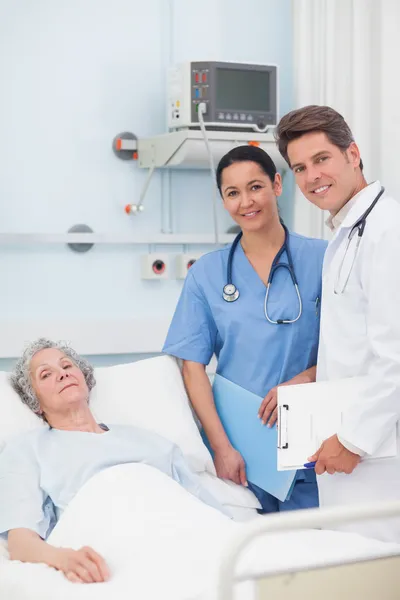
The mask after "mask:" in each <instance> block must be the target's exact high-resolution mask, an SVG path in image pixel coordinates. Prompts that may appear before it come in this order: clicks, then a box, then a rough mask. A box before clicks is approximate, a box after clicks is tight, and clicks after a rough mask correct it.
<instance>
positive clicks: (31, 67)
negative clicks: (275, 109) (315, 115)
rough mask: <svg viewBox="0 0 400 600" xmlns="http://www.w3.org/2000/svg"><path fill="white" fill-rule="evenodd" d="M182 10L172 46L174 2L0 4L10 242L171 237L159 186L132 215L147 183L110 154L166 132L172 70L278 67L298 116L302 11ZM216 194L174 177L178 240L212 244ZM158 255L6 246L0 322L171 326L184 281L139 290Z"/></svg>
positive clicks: (1, 191) (185, 3)
mask: <svg viewBox="0 0 400 600" xmlns="http://www.w3.org/2000/svg"><path fill="white" fill-rule="evenodd" d="M172 5H173V19H172V25H173V27H172V32H173V35H172V37H171V36H170V31H171V29H170V26H169V25H170V23H169V16H170V14H169V12H168V2H167V0H146V1H143V0H140V1H139V0H113V2H110V1H109V0H83V1H82V0H69V1H68V2H62V1H61V0H58V1H54V0H41V1H40V2H32V1H31V0H3V1H2V2H1V3H0V82H1V89H2V92H1V94H0V132H1V135H0V222H1V226H0V229H1V231H2V232H48V233H62V232H66V231H67V230H68V229H69V227H71V226H72V225H74V224H76V223H87V224H88V225H90V226H91V227H92V228H93V229H94V230H95V231H96V232H104V233H118V232H119V233H121V234H123V233H125V234H129V233H135V232H138V233H140V234H143V233H144V232H154V233H156V232H160V230H161V220H162V219H161V187H162V179H161V178H162V176H161V174H160V173H156V174H155V176H154V179H153V181H152V183H151V185H150V188H149V191H148V195H147V197H146V200H145V212H144V213H143V214H142V215H141V216H139V217H137V218H133V217H128V216H126V215H125V213H124V210H123V207H124V206H125V205H126V204H127V203H128V202H135V201H137V200H138V196H139V193H140V190H141V187H142V185H143V182H144V179H145V175H146V174H145V172H144V171H142V170H139V169H137V167H136V166H135V165H134V164H133V163H127V162H123V161H119V160H118V159H116V158H115V157H114V155H113V154H112V152H111V149H110V147H111V141H112V139H113V137H114V136H115V135H116V134H117V133H119V132H121V131H124V130H131V131H134V132H135V133H136V134H137V135H139V136H149V135H153V134H158V133H162V132H164V131H165V108H164V107H165V69H166V66H167V64H168V61H169V60H172V61H174V62H179V61H182V60H190V59H194V60H196V59H201V58H205V59H214V60H234V61H249V62H259V63H263V62H265V63H276V64H278V65H279V67H280V112H281V114H283V113H284V112H286V111H287V110H289V109H290V108H291V107H292V99H293V93H292V15H291V0H246V2H243V0H202V2H197V1H195V0H174V2H172ZM211 186H212V183H211V179H210V175H209V173H208V172H198V171H190V172H186V173H179V172H174V173H173V174H172V199H173V216H174V218H173V225H174V231H175V232H182V233H186V232H197V233H206V232H207V233H211V232H212V205H211V196H210V194H211V189H212V187H211ZM291 197H292V187H291V184H290V183H289V185H288V186H287V190H286V192H285V196H284V198H283V199H282V202H281V210H282V214H283V216H284V218H285V219H286V221H287V222H288V223H289V224H290V219H291V209H290V204H291ZM219 220H220V223H221V228H222V230H224V231H225V230H226V229H227V228H228V227H229V225H231V224H232V223H231V222H230V220H229V218H228V217H227V215H226V214H225V212H224V211H223V209H222V206H220V207H219ZM147 250H148V248H147V247H142V248H140V247H133V246H120V247H118V246H114V247H111V246H97V247H95V248H94V249H93V250H91V251H90V252H89V253H87V254H84V255H77V254H74V253H72V252H71V251H70V250H69V249H68V248H66V247H61V246H56V245H54V246H39V245H37V246H32V247H29V248H28V247H25V246H20V247H17V246H15V247H9V246H8V247H7V246H0V276H1V282H2V293H1V295H0V323H1V319H3V320H4V319H20V318H21V319H22V318H24V319H39V318H53V319H69V318H79V319H84V318H86V317H87V318H92V319H93V318H99V319H101V318H110V317H112V316H113V315H114V314H115V313H116V312H118V315H119V317H120V318H124V317H126V318H132V316H133V315H134V316H136V317H146V316H150V315H161V316H165V315H170V314H172V311H173V309H174V306H175V304H176V301H177V298H178V295H179V291H180V289H181V282H179V281H176V280H169V281H166V282H163V283H162V286H163V294H162V302H160V299H159V295H158V294H155V293H154V286H153V282H143V281H141V279H140V269H139V260H138V254H139V253H141V252H147ZM173 250H174V251H175V252H179V251H181V248H179V247H178V248H176V247H174V248H173ZM0 335H1V331H0ZM119 358H121V359H123V360H125V359H126V358H127V357H126V356H125V357H119ZM99 360H100V359H99ZM116 360H118V357H115V356H114V357H102V358H101V362H102V364H104V361H106V362H107V361H108V362H115V361H116ZM95 362H98V361H97V360H95ZM9 364H10V363H9V361H6V360H4V361H3V362H2V363H1V361H0V368H2V367H7V366H8V365H9Z"/></svg>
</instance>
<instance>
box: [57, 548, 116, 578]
mask: <svg viewBox="0 0 400 600" xmlns="http://www.w3.org/2000/svg"><path fill="white" fill-rule="evenodd" d="M54 550H55V551H56V555H55V558H54V562H53V565H54V566H55V568H56V569H58V570H59V571H62V572H63V573H64V575H65V576H66V578H67V579H69V581H72V582H74V583H100V582H103V581H107V580H108V578H109V576H110V574H109V571H108V568H107V565H106V563H105V561H104V559H103V558H102V557H101V556H100V555H99V554H97V552H95V551H94V550H93V549H92V548H90V547H89V546H84V547H83V548H81V549H80V550H71V549H69V548H55V549H54Z"/></svg>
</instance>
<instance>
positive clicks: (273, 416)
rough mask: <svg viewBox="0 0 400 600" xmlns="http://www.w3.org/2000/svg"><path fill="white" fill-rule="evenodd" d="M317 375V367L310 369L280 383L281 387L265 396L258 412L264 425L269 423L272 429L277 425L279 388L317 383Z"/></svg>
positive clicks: (273, 389) (276, 387) (275, 388)
mask: <svg viewBox="0 0 400 600" xmlns="http://www.w3.org/2000/svg"><path fill="white" fill-rule="evenodd" d="M315 375H316V367H310V368H309V369H306V371H303V372H302V373H299V374H298V375H296V376H295V377H293V378H292V379H289V380H288V381H285V382H284V383H280V384H279V386H278V385H276V386H275V387H274V388H272V390H270V391H269V392H268V394H267V395H266V396H265V398H264V400H263V401H262V402H261V405H260V408H259V410H258V416H259V418H260V419H261V422H262V424H263V425H265V424H266V423H268V427H272V426H273V425H275V423H276V420H277V418H278V408H277V404H278V387H281V386H284V385H298V384H301V383H312V382H313V381H315Z"/></svg>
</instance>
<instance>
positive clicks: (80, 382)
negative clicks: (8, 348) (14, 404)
mask: <svg viewBox="0 0 400 600" xmlns="http://www.w3.org/2000/svg"><path fill="white" fill-rule="evenodd" d="M30 374H31V381H32V385H33V389H34V391H35V394H36V396H37V398H38V400H39V404H40V408H41V411H42V412H43V413H44V414H45V415H49V414H54V413H59V412H65V411H68V410H70V409H77V408H78V407H79V405H80V404H81V403H85V404H86V403H87V401H88V398H89V390H88V387H87V385H86V380H85V377H84V375H83V373H82V371H81V370H80V369H79V367H78V366H77V365H76V364H75V363H74V362H73V361H72V360H71V359H70V358H69V357H68V356H66V355H65V354H64V353H63V352H61V350H58V349H57V348H46V349H44V350H40V351H39V352H36V354H35V355H34V356H33V357H32V360H31V363H30Z"/></svg>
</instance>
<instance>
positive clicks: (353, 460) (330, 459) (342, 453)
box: [308, 435, 361, 475]
mask: <svg viewBox="0 0 400 600" xmlns="http://www.w3.org/2000/svg"><path fill="white" fill-rule="evenodd" d="M308 460H309V461H310V462H315V463H316V465H315V472H316V474H317V475H322V473H325V472H327V473H329V474H330V475H333V474H334V473H347V475H349V474H350V473H352V472H353V471H354V469H355V468H356V466H357V465H358V463H359V462H360V460H361V457H360V456H359V455H358V454H354V452H350V450H347V448H345V447H344V446H343V444H341V443H340V442H339V440H338V437H337V435H333V436H332V437H330V438H328V439H327V440H325V441H324V442H323V444H322V445H321V447H320V449H319V450H318V451H317V452H316V453H315V454H314V455H313V456H310V458H309V459H308Z"/></svg>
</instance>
